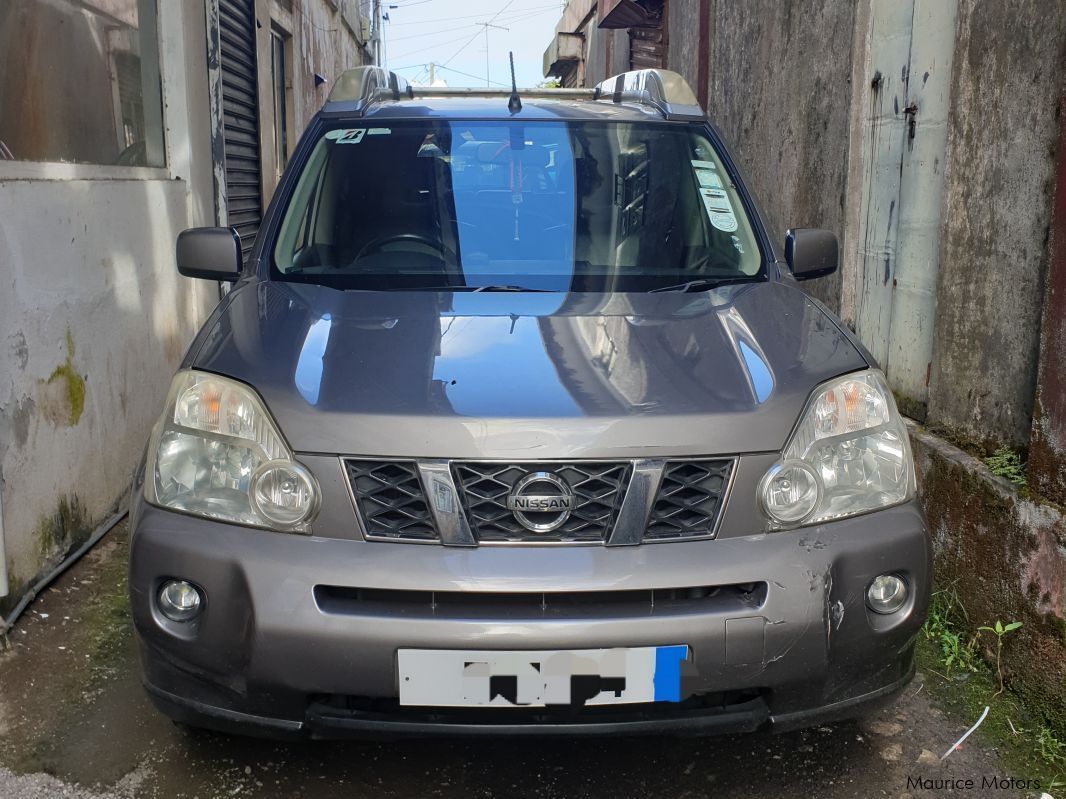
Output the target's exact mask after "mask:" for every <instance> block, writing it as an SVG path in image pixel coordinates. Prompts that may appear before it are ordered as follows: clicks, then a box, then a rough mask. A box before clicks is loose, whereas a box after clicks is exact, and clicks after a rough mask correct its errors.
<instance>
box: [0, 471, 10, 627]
mask: <svg viewBox="0 0 1066 799" xmlns="http://www.w3.org/2000/svg"><path fill="white" fill-rule="evenodd" d="M3 488H4V481H3V478H0V599H3V598H4V597H5V596H7V592H8V591H9V590H10V589H9V588H8V587H7V554H6V553H5V551H4V491H3ZM3 634H4V620H3V619H0V635H3Z"/></svg>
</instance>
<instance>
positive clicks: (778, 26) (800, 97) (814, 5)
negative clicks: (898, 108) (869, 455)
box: [671, 0, 855, 310]
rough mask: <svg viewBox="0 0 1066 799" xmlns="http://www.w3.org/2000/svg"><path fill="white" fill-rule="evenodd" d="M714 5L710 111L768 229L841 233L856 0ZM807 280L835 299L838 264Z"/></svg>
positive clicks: (836, 302) (721, 1) (721, 0)
mask: <svg viewBox="0 0 1066 799" xmlns="http://www.w3.org/2000/svg"><path fill="white" fill-rule="evenodd" d="M712 6H713V14H714V19H713V31H714V36H713V39H712V47H713V49H712V53H711V59H710V92H709V94H710V97H709V100H708V112H709V113H710V115H711V118H712V119H713V120H714V121H715V123H716V124H717V125H718V126H719V127H720V128H721V129H722V131H723V132H724V133H725V135H726V136H727V138H728V139H729V140H730V142H731V144H732V146H733V148H734V154H735V155H736V157H737V158H738V159H739V160H740V162H741V164H742V166H743V168H744V171H745V173H746V174H747V176H748V179H749V181H750V182H751V184H752V186H753V188H754V191H755V194H756V196H757V197H758V198H759V200H760V202H761V203H762V205H763V207H764V209H765V211H766V213H767V214H768V216H769V221H770V225H771V227H772V232H773V234H774V235H775V237H776V239H777V240H778V241H779V242H782V243H783V241H784V231H785V229H786V228H789V227H821V228H828V229H829V230H833V231H835V232H836V233H837V235H838V236H843V234H844V220H845V213H844V208H845V189H846V183H847V181H846V178H847V154H848V122H849V108H850V101H851V84H850V79H851V54H852V38H853V32H854V25H855V5H854V3H852V2H841V0H796V2H787V3H781V2H779V1H778V0H752V2H744V3H736V2H725V0H716V1H715V2H713V3H712ZM694 21H695V20H694ZM673 26H674V23H673V22H672V23H671V28H673ZM808 290H809V291H810V292H811V294H813V295H814V296H816V297H818V299H820V300H822V301H823V302H825V303H826V304H827V305H828V306H829V307H830V308H833V309H834V310H837V309H839V307H840V276H839V274H838V275H833V276H831V277H828V278H823V279H821V280H818V281H815V282H814V283H812V284H810V285H809V286H808Z"/></svg>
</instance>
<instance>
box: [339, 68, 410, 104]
mask: <svg viewBox="0 0 1066 799" xmlns="http://www.w3.org/2000/svg"><path fill="white" fill-rule="evenodd" d="M405 95H406V96H407V97H410V96H411V86H410V84H409V83H408V82H407V80H406V79H405V78H402V77H400V76H399V75H397V74H396V73H395V72H389V71H388V70H385V69H382V68H381V67H356V68H355V69H349V70H346V71H344V72H342V73H341V76H340V77H339V78H337V82H336V83H334V84H333V88H332V89H331V90H330V92H329V97H328V98H326V106H329V105H332V104H334V103H344V104H345V110H346V111H356V112H359V111H362V110H363V109H365V108H366V107H367V106H368V105H370V104H371V103H373V102H374V101H375V100H379V99H385V98H389V99H393V100H399V99H400V98H401V97H403V96H405Z"/></svg>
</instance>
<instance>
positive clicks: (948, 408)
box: [929, 0, 1066, 446]
mask: <svg viewBox="0 0 1066 799" xmlns="http://www.w3.org/2000/svg"><path fill="white" fill-rule="evenodd" d="M1064 64H1066V5H1064V4H1063V3H1062V2H1061V0H1011V2H987V1H984V0H962V1H961V2H960V3H959V16H958V33H957V39H956V50H955V60H954V67H953V78H952V83H953V85H952V89H951V95H952V102H951V105H952V113H951V122H950V126H949V133H948V157H947V164H946V174H945V180H946V191H945V197H944V209H945V210H944V214H943V219H944V225H943V228H942V231H941V246H940V278H939V284H938V288H937V316H936V336H935V345H934V350H933V365H932V373H931V381H930V398H929V422H930V423H931V424H934V425H943V426H945V427H948V428H952V429H955V430H960V431H963V432H964V433H966V434H967V435H969V436H971V437H972V438H975V439H978V440H997V441H1005V442H1008V443H1010V444H1013V445H1016V446H1024V445H1025V444H1026V443H1027V442H1028V440H1029V432H1030V419H1031V414H1032V409H1033V395H1034V387H1035V382H1036V359H1037V347H1038V339H1039V332H1040V328H1039V325H1040V308H1041V305H1042V299H1043V286H1044V273H1045V265H1046V261H1047V253H1048V246H1047V244H1048V229H1049V217H1050V210H1051V187H1052V179H1053V175H1054V169H1055V158H1056V152H1055V151H1056V142H1057V140H1058V134H1059V127H1058V121H1057V119H1056V109H1057V107H1058V101H1059V96H1060V94H1061V91H1062V85H1063V76H1064V72H1066V70H1064V66H1063V65H1064ZM1058 157H1062V156H1058Z"/></svg>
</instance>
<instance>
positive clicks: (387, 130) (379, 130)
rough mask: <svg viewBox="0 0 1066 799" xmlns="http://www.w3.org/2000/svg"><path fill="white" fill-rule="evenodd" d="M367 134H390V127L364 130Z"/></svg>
mask: <svg viewBox="0 0 1066 799" xmlns="http://www.w3.org/2000/svg"><path fill="white" fill-rule="evenodd" d="M366 135H367V136H390V135H392V128H371V129H370V130H368V131H367V132H366Z"/></svg>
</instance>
